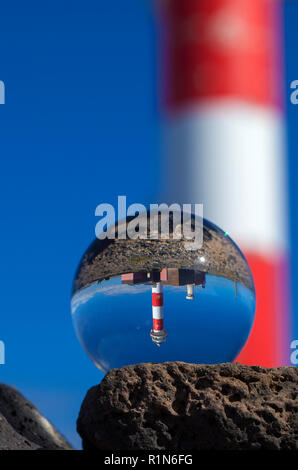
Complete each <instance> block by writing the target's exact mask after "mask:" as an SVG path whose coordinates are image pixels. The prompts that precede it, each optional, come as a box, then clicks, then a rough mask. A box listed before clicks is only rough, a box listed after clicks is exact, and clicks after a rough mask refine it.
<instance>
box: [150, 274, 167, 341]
mask: <svg viewBox="0 0 298 470" xmlns="http://www.w3.org/2000/svg"><path fill="white" fill-rule="evenodd" d="M152 316H153V329H152V330H151V333H150V335H151V338H152V341H153V342H154V343H156V344H157V346H160V344H161V343H163V342H164V341H165V340H166V336H167V333H166V331H165V330H164V310H163V286H162V283H161V282H157V283H156V284H154V285H153V286H152Z"/></svg>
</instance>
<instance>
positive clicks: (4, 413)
mask: <svg viewBox="0 0 298 470" xmlns="http://www.w3.org/2000/svg"><path fill="white" fill-rule="evenodd" d="M35 449H52V450H55V449H57V450H58V449H71V446H70V444H68V442H67V441H66V440H65V439H64V437H62V436H61V434H59V432H58V431H56V429H55V428H54V427H53V426H52V424H51V423H50V422H49V421H48V420H47V419H46V418H45V417H44V416H42V415H41V414H40V412H39V411H38V410H37V409H36V408H35V406H33V405H32V403H30V402H29V401H28V400H26V398H24V397H23V396H22V395H21V394H20V393H19V392H18V391H17V390H16V389H15V388H13V387H9V386H7V385H4V384H0V450H35Z"/></svg>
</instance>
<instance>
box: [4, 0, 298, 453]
mask: <svg viewBox="0 0 298 470" xmlns="http://www.w3.org/2000/svg"><path fill="white" fill-rule="evenodd" d="M295 3H296V2H290V1H289V2H288V4H287V7H286V18H285V22H286V46H287V97H289V94H290V91H289V83H290V82H291V81H292V80H294V79H298V62H297V60H296V57H297V55H296V45H297V44H298V30H297V20H298V4H297V3H296V4H295ZM149 5H150V2H149V1H148V2H147V1H146V0H130V1H126V2H124V1H122V0H114V1H113V2H104V1H102V0H100V1H99V0H86V1H85V2H78V1H75V0H72V1H69V0H68V1H62V0H59V1H57V0H52V1H51V2H40V1H32V0H28V1H27V2H23V1H20V0H18V1H15V0H10V1H9V2H3V3H2V5H1V9H0V44H1V67H0V80H3V81H4V82H5V84H6V104H5V106H0V123H1V125H0V152H1V160H0V162H1V163H0V165H1V169H0V192H1V198H0V205H1V232H0V237H1V244H0V250H1V266H2V275H1V300H2V302H1V324H0V339H1V340H3V341H5V345H6V365H5V366H0V380H1V381H3V382H6V383H9V384H13V385H15V386H16V387H17V388H19V389H20V390H21V391H22V392H23V393H24V394H25V395H26V396H27V397H28V398H29V399H31V400H32V401H33V402H34V403H35V404H36V405H37V406H38V407H39V408H40V409H41V411H42V412H44V413H45V415H46V416H47V417H48V418H49V419H50V420H51V421H52V422H53V423H54V424H55V425H57V426H58V428H59V429H60V430H62V432H63V433H64V434H65V435H66V436H67V437H68V438H69V439H71V441H72V442H73V443H74V444H75V445H77V446H78V445H79V439H78V437H76V435H75V430H74V429H75V419H76V417H77V414H78V411H79V407H80V403H81V401H82V399H83V397H84V394H85V392H86V390H87V389H88V388H89V387H90V386H91V385H94V384H95V383H97V382H99V381H100V379H101V377H102V375H101V374H100V372H98V371H97V369H96V368H95V367H94V366H93V365H92V363H91V362H90V360H89V359H88V358H87V357H86V355H85V354H84V352H83V350H82V349H81V347H80V345H79V343H78V341H77V339H76V337H75V334H74V331H73V328H72V324H71V316H70V307H69V301H70V289H71V283H72V278H73V274H74V271H75V268H76V266H77V263H78V261H79V259H80V257H81V255H82V253H83V251H84V250H85V249H86V247H87V246H88V244H89V243H90V241H91V240H92V238H93V236H94V225H95V217H94V210H95V207H96V206H97V205H98V204H100V203H101V202H110V203H115V202H116V197H117V195H118V194H119V195H121V194H126V195H127V197H128V203H132V202H141V203H145V204H146V203H148V202H150V201H152V200H154V197H155V195H156V187H157V185H158V183H159V181H158V173H159V171H158V170H159V166H160V159H159V125H158V118H157V97H156V90H155V88H154V83H155V81H156V69H155V43H154V34H153V31H154V29H153V21H152V18H151V17H150V15H149V11H150V8H149ZM287 105H288V110H287V112H288V118H289V121H288V123H289V151H290V159H289V166H290V169H291V181H292V187H291V221H292V222H291V224H292V241H293V243H292V260H293V266H292V274H293V275H292V282H293V284H294V285H296V284H297V280H298V269H297V267H296V266H297V261H298V247H297V246H295V243H294V241H295V237H296V233H297V230H298V209H297V207H296V205H295V200H296V201H297V197H298V187H297V186H296V188H295V187H294V182H295V175H296V174H297V169H298V162H297V157H296V155H297V151H298V142H297V139H296V135H295V133H296V129H297V124H298V106H296V107H295V106H293V105H291V104H289V98H288V100H287ZM294 308H295V309H296V311H297V313H298V291H297V289H296V294H295V297H294ZM297 316H298V315H297ZM295 336H296V339H298V321H297V323H296V332H295ZM293 339H294V338H293Z"/></svg>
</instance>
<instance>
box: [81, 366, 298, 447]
mask: <svg viewBox="0 0 298 470" xmlns="http://www.w3.org/2000/svg"><path fill="white" fill-rule="evenodd" d="M297 385H298V368H295V367H280V368H273V369H266V368H261V367H257V366H252V367H250V366H243V365H240V364H233V363H231V364H219V365H196V364H185V363H182V362H173V363H170V362H168V363H164V364H139V365H135V366H128V367H123V368H121V369H113V370H112V371H110V372H109V373H108V374H107V375H106V376H105V378H104V379H103V380H102V382H101V383H100V384H99V385H98V386H95V387H93V388H91V389H90V390H89V392H88V393H87V395H86V397H85V399H84V401H83V404H82V407H81V411H80V415H79V418H78V422H77V429H78V432H79V434H80V435H81V437H82V440H83V447H84V449H89V450H90V449H94V450H95V449H107V450H119V449H126V450H127V449H149V450H153V449H166V450H170V449H180V450H195V449H298V413H297V412H298V400H297V396H298V387H297Z"/></svg>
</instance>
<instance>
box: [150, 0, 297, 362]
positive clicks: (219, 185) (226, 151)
mask: <svg viewBox="0 0 298 470" xmlns="http://www.w3.org/2000/svg"><path fill="white" fill-rule="evenodd" d="M157 4H158V6H157V11H158V15H157V16H158V28H159V31H158V35H159V51H160V57H159V60H160V64H159V68H160V75H161V80H160V81H161V95H162V112H163V117H164V150H163V152H164V153H163V161H164V163H165V176H164V181H163V183H164V184H163V189H164V191H165V192H164V198H163V200H165V201H166V202H168V203H172V202H178V203H203V204H204V217H206V218H207V219H210V220H211V221H212V222H214V223H215V224H217V225H219V227H221V228H222V229H223V230H225V231H227V232H228V233H229V235H230V236H231V237H232V238H233V239H234V240H235V241H236V242H237V243H238V244H239V246H240V248H241V249H242V250H243V252H244V254H245V256H246V257H247V260H248V262H249V265H250V267H251V270H252V273H253V277H254V281H255V287H256V295H257V311H256V319H255V323H254V327H253V330H252V332H251V335H250V337H249V340H248V342H247V344H246V346H245V347H244V349H243V351H242V352H241V354H240V356H239V357H238V358H237V361H238V362H242V363H244V364H257V365H261V366H265V367H266V366H267V367H272V366H279V365H284V364H287V363H288V361H289V343H290V339H289V330H290V308H289V293H288V261H287V185H286V165H287V160H286V158H287V156H286V149H285V117H284V108H283V100H282V97H283V92H284V89H283V74H284V72H283V62H282V57H283V54H282V37H283V34H282V2H281V1H279V0H185V1H182V0H164V1H160V2H157Z"/></svg>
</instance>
